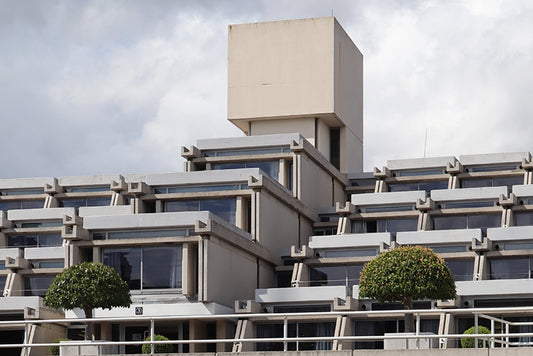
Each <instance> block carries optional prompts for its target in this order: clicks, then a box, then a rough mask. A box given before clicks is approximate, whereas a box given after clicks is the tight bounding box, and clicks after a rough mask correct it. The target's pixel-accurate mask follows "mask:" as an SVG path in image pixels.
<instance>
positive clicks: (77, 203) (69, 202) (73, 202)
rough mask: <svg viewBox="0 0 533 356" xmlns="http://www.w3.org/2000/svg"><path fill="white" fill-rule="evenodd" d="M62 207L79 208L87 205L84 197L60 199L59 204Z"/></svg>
mask: <svg viewBox="0 0 533 356" xmlns="http://www.w3.org/2000/svg"><path fill="white" fill-rule="evenodd" d="M60 205H61V206H62V207H64V208H79V207H82V206H86V205H87V201H86V199H61V204H60Z"/></svg>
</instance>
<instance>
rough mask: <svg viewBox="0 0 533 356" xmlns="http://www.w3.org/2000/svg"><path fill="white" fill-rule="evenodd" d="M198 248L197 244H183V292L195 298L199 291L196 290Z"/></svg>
mask: <svg viewBox="0 0 533 356" xmlns="http://www.w3.org/2000/svg"><path fill="white" fill-rule="evenodd" d="M196 254H197V248H196V244H193V243H186V244H183V255H182V258H183V262H182V266H183V267H182V279H181V280H182V292H183V294H184V295H187V296H191V297H192V296H194V295H195V294H196V293H197V291H196V289H195V286H196V284H195V283H194V282H195V279H196V268H195V267H196V263H197V258H196Z"/></svg>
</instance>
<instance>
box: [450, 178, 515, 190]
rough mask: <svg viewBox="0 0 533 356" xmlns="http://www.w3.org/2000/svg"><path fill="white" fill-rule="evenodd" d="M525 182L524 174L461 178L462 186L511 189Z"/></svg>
mask: <svg viewBox="0 0 533 356" xmlns="http://www.w3.org/2000/svg"><path fill="white" fill-rule="evenodd" d="M522 184H524V176H523V175H520V176H514V177H493V178H490V177H489V178H471V179H461V183H460V185H461V188H477V187H507V188H508V189H509V191H511V189H512V188H513V185H522Z"/></svg>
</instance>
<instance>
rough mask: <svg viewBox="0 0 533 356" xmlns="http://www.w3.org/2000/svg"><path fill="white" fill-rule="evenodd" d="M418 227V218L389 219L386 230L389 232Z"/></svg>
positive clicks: (411, 229)
mask: <svg viewBox="0 0 533 356" xmlns="http://www.w3.org/2000/svg"><path fill="white" fill-rule="evenodd" d="M380 222H381V221H380ZM417 227H418V218H414V219H413V218H406V219H388V220H387V229H386V230H385V231H387V232H398V231H416V230H417ZM385 231H382V230H379V232H385Z"/></svg>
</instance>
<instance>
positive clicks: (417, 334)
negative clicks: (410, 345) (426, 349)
mask: <svg viewBox="0 0 533 356" xmlns="http://www.w3.org/2000/svg"><path fill="white" fill-rule="evenodd" d="M415 334H416V336H419V335H420V313H416V328H415ZM419 348H420V338H419V337H417V338H416V349H417V350H418V349H419Z"/></svg>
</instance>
